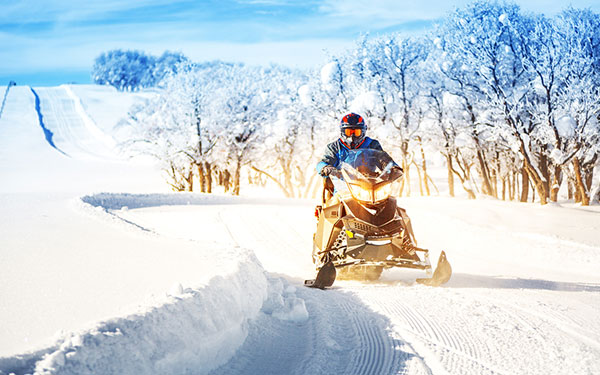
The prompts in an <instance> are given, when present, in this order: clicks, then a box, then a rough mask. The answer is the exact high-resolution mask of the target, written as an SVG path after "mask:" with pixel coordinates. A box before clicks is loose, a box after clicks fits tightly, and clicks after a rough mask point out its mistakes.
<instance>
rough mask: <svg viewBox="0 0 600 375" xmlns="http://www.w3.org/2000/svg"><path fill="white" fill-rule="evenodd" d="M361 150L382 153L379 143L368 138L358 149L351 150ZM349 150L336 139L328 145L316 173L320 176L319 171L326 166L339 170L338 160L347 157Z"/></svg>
mask: <svg viewBox="0 0 600 375" xmlns="http://www.w3.org/2000/svg"><path fill="white" fill-rule="evenodd" d="M361 148H363V149H364V148H371V149H374V150H380V151H383V148H382V147H381V144H379V141H377V140H375V139H372V138H369V137H365V139H364V140H363V142H362V143H361V144H360V145H358V147H356V148H354V149H352V150H356V149H361ZM349 150H351V148H350V147H348V145H347V144H345V143H344V142H343V141H342V140H341V139H339V138H338V139H337V141H335V142H331V143H330V144H328V145H327V149H326V150H325V155H323V158H322V159H321V161H319V162H318V163H317V173H318V174H321V171H322V170H323V168H324V167H325V166H326V165H331V166H333V167H336V168H339V167H340V160H343V159H344V158H345V157H346V156H347V155H348V151H349Z"/></svg>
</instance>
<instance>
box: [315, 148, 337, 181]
mask: <svg viewBox="0 0 600 375" xmlns="http://www.w3.org/2000/svg"><path fill="white" fill-rule="evenodd" d="M338 163H339V160H338V156H337V151H336V150H335V142H332V143H330V144H328V145H327V148H326V149H325V155H323V157H322V158H321V160H320V161H319V162H318V163H317V168H316V169H317V173H318V174H319V175H320V174H321V171H322V170H323V168H324V167H325V166H327V165H331V166H333V167H336V168H337V165H338Z"/></svg>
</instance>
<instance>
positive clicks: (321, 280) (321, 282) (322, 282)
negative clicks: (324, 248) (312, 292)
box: [304, 262, 336, 289]
mask: <svg viewBox="0 0 600 375" xmlns="http://www.w3.org/2000/svg"><path fill="white" fill-rule="evenodd" d="M335 275H336V271H335V266H334V265H333V262H327V263H325V264H324V265H323V267H321V269H320V270H319V272H318V273H317V277H316V278H315V279H312V280H305V281H304V286H307V287H309V288H319V289H325V288H328V287H330V286H332V285H333V282H334V281H335Z"/></svg>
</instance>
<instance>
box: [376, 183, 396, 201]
mask: <svg viewBox="0 0 600 375" xmlns="http://www.w3.org/2000/svg"><path fill="white" fill-rule="evenodd" d="M391 194H392V184H385V185H383V186H380V187H379V188H378V189H376V190H375V202H379V201H382V200H385V199H388V197H389V196H390V195H391Z"/></svg>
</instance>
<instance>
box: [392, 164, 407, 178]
mask: <svg viewBox="0 0 600 375" xmlns="http://www.w3.org/2000/svg"><path fill="white" fill-rule="evenodd" d="M403 174H404V171H402V168H400V167H399V166H397V165H394V166H393V167H392V170H391V171H390V180H395V179H397V178H400V177H402V175H403Z"/></svg>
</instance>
